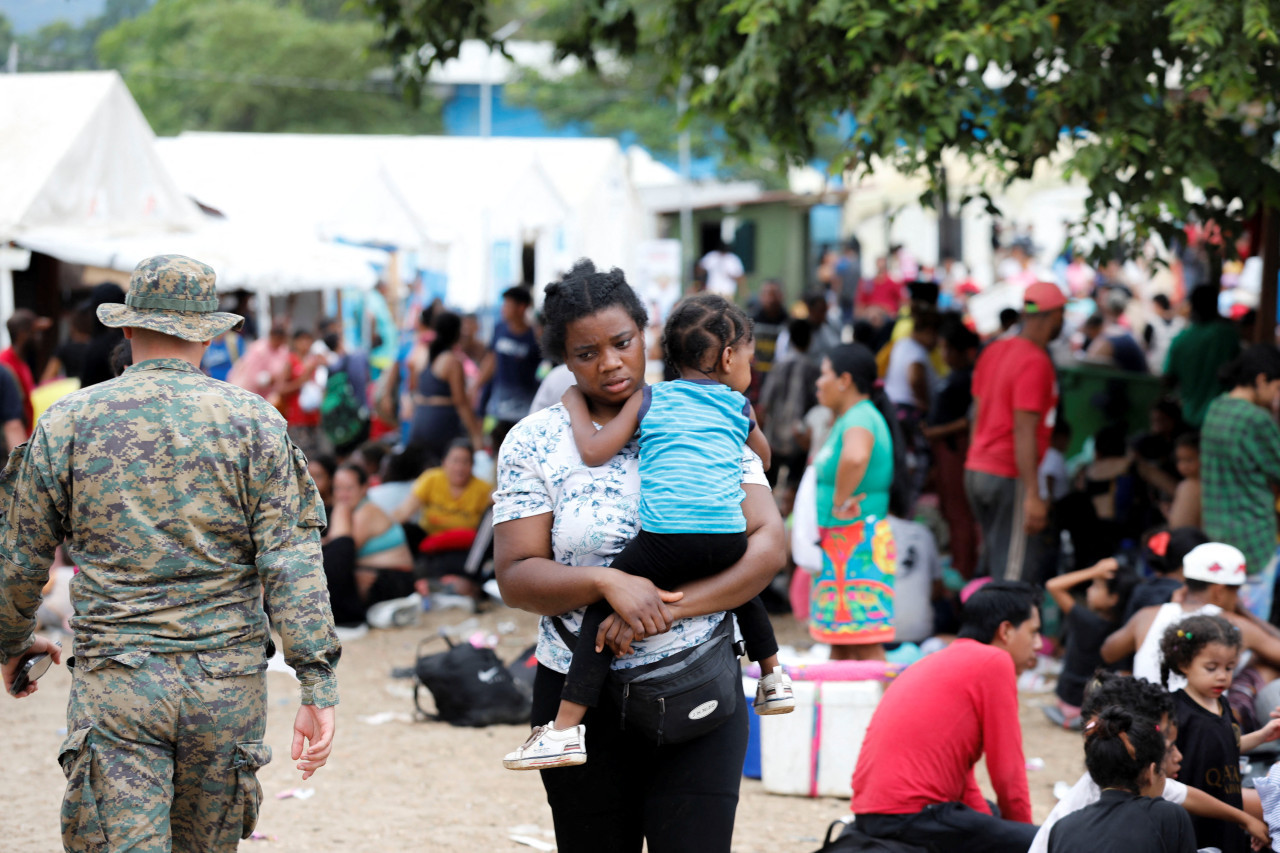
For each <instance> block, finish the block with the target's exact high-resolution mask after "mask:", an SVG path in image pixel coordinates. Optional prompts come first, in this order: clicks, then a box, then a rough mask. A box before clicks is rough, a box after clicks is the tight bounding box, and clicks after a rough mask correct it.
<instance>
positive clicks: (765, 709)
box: [751, 698, 796, 717]
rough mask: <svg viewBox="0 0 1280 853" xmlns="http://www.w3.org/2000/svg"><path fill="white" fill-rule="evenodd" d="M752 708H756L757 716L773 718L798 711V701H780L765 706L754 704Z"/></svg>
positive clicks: (792, 699) (767, 703)
mask: <svg viewBox="0 0 1280 853" xmlns="http://www.w3.org/2000/svg"><path fill="white" fill-rule="evenodd" d="M751 707H753V708H755V711H756V716H758V717H771V716H773V715H774V714H790V713H791V712H792V711H794V710H795V709H796V700H795V699H794V698H791V699H778V700H776V701H774V702H766V703H765V704H763V705H754V704H753V705H752V706H751Z"/></svg>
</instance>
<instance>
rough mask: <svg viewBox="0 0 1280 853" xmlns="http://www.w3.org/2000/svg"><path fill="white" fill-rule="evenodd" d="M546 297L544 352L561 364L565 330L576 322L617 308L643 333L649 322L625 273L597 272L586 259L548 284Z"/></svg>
mask: <svg viewBox="0 0 1280 853" xmlns="http://www.w3.org/2000/svg"><path fill="white" fill-rule="evenodd" d="M544 295H545V299H544V301H543V303H542V349H543V352H545V353H547V354H548V355H550V356H551V357H552V358H554V359H558V360H560V361H564V360H565V351H564V338H565V331H566V329H567V328H568V326H569V324H570V323H572V322H573V321H574V320H581V319H582V318H583V317H589V316H591V315H592V314H595V313H596V312H598V311H603V310H604V309H605V308H612V307H615V306H616V307H619V308H621V309H622V310H624V311H626V312H627V315H628V316H630V317H631V319H632V320H635V321H636V326H638V327H639V328H640V329H641V330H642V331H643V330H644V328H645V326H647V325H648V323H649V312H647V311H646V310H645V308H644V305H643V304H642V303H641V302H640V297H638V296H636V292H635V291H634V290H632V289H631V285H629V284H627V278H626V276H625V275H624V274H623V272H622V270H620V269H618V268H617V267H614V268H613V269H611V270H609V271H608V272H598V271H597V270H596V265H595V264H593V263H592V262H591V261H589V260H587V259H586V258H581V259H579V260H578V261H577V262H575V263H574V265H573V267H572V269H570V270H569V272H568V273H566V274H565V276H564V278H562V279H561V280H560V281H557V282H555V283H553V284H548V285H547V288H546V291H545V293H544Z"/></svg>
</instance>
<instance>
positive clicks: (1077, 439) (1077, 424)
mask: <svg viewBox="0 0 1280 853" xmlns="http://www.w3.org/2000/svg"><path fill="white" fill-rule="evenodd" d="M1162 390H1163V389H1162V388H1161V383H1160V377H1159V376H1152V375H1150V374H1147V373H1132V372H1130V371H1127V370H1114V369H1112V368H1109V367H1100V366H1098V365H1095V364H1084V363H1082V364H1076V365H1071V366H1070V367H1059V368H1058V391H1059V396H1060V398H1061V400H1062V408H1061V411H1062V414H1063V415H1064V416H1065V417H1066V419H1067V423H1068V424H1070V425H1071V447H1070V449H1069V450H1068V452H1067V454H1066V456H1067V458H1068V459H1070V458H1071V457H1072V456H1075V455H1076V454H1077V453H1079V452H1080V449H1081V447H1083V446H1084V443H1085V442H1086V441H1088V440H1089V439H1090V438H1091V437H1093V435H1094V434H1096V433H1097V432H1098V430H1100V429H1102V428H1103V427H1105V426H1107V425H1109V424H1112V423H1116V422H1123V423H1124V424H1126V425H1127V426H1128V434H1129V435H1130V436H1133V435H1135V434H1137V433H1141V432H1145V431H1146V429H1147V424H1148V413H1149V412H1150V411H1151V407H1152V406H1153V405H1155V403H1156V401H1157V400H1158V399H1160V396H1161V393H1162Z"/></svg>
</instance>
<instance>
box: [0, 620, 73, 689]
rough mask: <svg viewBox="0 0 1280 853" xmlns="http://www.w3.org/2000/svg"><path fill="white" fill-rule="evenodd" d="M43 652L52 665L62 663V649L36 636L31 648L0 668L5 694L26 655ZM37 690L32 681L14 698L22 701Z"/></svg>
mask: <svg viewBox="0 0 1280 853" xmlns="http://www.w3.org/2000/svg"><path fill="white" fill-rule="evenodd" d="M44 652H48V654H49V656H50V657H52V658H53V662H54V663H62V647H61V646H59V645H58V644H57V643H55V642H53V641H52V640H47V639H45V638H44V637H41V636H39V635H36V638H35V642H34V643H32V644H31V648H29V649H27V650H26V651H25V652H23V653H22V654H20V655H17V656H15V657H14V658H13V659H12V660H10V661H9V662H8V663H6V664H4V665H3V666H0V676H3V679H4V692H5V693H8V692H9V686H10V685H12V684H13V679H14V678H16V677H17V675H18V665H19V664H21V663H22V661H23V659H24V658H26V657H27V656H28V655H38V654H42V653H44ZM39 689H40V685H39V683H38V682H35V681H33V682H31V683H30V684H29V685H27V688H26V689H25V690H23V691H22V692H21V693H19V694H18V695H17V696H16V697H14V698H16V699H23V698H25V697H27V696H30V695H31V694H32V693H35V692H36V691H37V690H39Z"/></svg>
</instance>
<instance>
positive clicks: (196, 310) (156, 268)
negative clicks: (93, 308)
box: [98, 255, 244, 342]
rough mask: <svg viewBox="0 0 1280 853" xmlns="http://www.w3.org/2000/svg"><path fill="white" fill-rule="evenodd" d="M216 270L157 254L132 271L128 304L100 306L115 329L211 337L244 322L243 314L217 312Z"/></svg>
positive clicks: (187, 337) (101, 314)
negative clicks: (128, 328)
mask: <svg viewBox="0 0 1280 853" xmlns="http://www.w3.org/2000/svg"><path fill="white" fill-rule="evenodd" d="M214 278H215V276H214V272H213V268H212V267H210V266H209V265H207V264H202V263H200V262H199V261H196V260H192V259H191V258H188V257H185V256H183V255H156V256H155V257H153V258H147V259H146V260H144V261H142V262H141V263H139V264H138V266H137V267H135V268H134V270H133V277H132V278H131V279H129V292H128V293H126V294H125V297H124V304H123V305H122V304H120V303H119V302H108V303H105V304H103V305H99V306H98V319H99V320H101V321H102V323H103V325H105V326H110V327H111V328H113V329H119V328H122V327H125V326H128V327H130V328H138V329H151V330H152V331H155V332H161V333H163V334H166V335H173V336H174V337H175V338H182V339H183V340H186V341H201V342H203V341H211V340H213V339H214V338H216V337H217V336H218V335H221V334H222V333H223V332H229V331H232V330H238V329H239V328H240V327H241V326H242V325H244V318H243V317H241V316H240V315H239V314H230V313H227V312H226V311H219V310H218V292H217V290H216V289H215V287H214Z"/></svg>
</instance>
